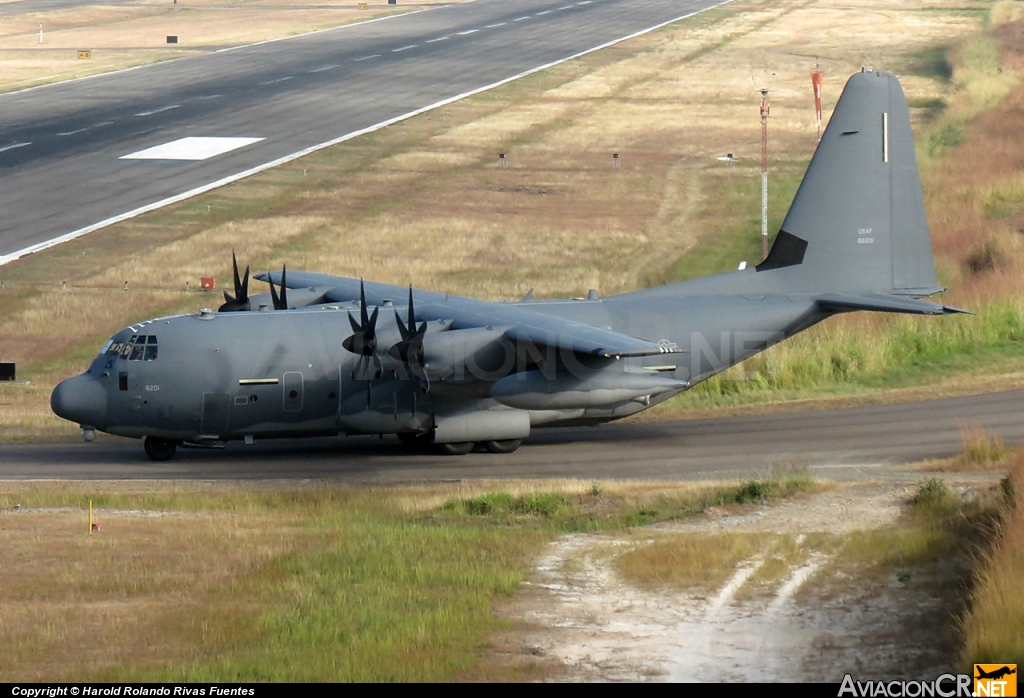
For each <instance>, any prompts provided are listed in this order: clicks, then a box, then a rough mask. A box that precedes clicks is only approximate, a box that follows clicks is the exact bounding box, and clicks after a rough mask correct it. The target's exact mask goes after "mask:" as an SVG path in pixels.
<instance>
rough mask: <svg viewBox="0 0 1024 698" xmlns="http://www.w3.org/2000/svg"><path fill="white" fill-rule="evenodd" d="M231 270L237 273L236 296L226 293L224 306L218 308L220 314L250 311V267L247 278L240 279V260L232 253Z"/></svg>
mask: <svg viewBox="0 0 1024 698" xmlns="http://www.w3.org/2000/svg"><path fill="white" fill-rule="evenodd" d="M231 268H232V271H234V273H235V295H233V296H232V295H231V294H230V293H228V292H227V291H225V292H224V305H222V306H221V307H220V308H218V309H217V310H218V312H221V313H229V312H236V311H241V310H249V267H248V266H247V267H246V268H245V278H244V279H240V278H239V277H238V259H237V258H236V257H235V251H234V250H232V251H231Z"/></svg>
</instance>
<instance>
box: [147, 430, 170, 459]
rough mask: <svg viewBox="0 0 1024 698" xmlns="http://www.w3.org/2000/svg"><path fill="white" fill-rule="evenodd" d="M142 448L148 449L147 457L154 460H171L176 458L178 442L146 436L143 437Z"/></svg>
mask: <svg viewBox="0 0 1024 698" xmlns="http://www.w3.org/2000/svg"><path fill="white" fill-rule="evenodd" d="M142 447H143V448H144V449H146V455H147V456H149V457H150V458H151V459H153V460H170V459H171V458H174V452H175V451H176V450H177V449H178V442H177V441H173V440H171V439H161V438H158V437H156V436H144V437H142Z"/></svg>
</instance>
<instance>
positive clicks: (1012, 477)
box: [961, 453, 1024, 668]
mask: <svg viewBox="0 0 1024 698" xmlns="http://www.w3.org/2000/svg"><path fill="white" fill-rule="evenodd" d="M1004 490H1005V491H1006V493H1007V495H1008V500H1009V501H1008V503H1007V511H1006V513H1005V518H1004V520H1003V523H1002V528H1001V530H1000V531H999V532H998V535H997V537H996V540H995V542H994V544H993V546H992V548H991V549H990V550H989V551H988V552H986V553H985V554H984V555H983V556H982V557H981V559H980V560H979V563H978V567H977V571H976V581H975V586H974V590H973V592H972V594H971V604H970V610H969V612H968V613H967V616H966V618H965V620H964V652H963V655H962V658H961V664H962V668H969V667H971V665H972V664H975V663H987V662H1006V663H1014V662H1016V663H1017V664H1024V587H1022V586H1021V579H1024V453H1022V454H1020V455H1019V456H1018V457H1017V458H1016V460H1015V461H1014V463H1013V464H1012V465H1011V467H1010V473H1009V476H1008V478H1007V479H1006V480H1005V481H1004Z"/></svg>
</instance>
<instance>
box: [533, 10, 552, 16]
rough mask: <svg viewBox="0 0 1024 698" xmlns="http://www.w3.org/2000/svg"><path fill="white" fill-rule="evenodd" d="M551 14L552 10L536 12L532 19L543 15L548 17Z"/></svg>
mask: <svg viewBox="0 0 1024 698" xmlns="http://www.w3.org/2000/svg"><path fill="white" fill-rule="evenodd" d="M552 12H554V10H544V11H543V12H538V13H537V14H536V15H534V17H542V16H544V15H549V14H551V13H552Z"/></svg>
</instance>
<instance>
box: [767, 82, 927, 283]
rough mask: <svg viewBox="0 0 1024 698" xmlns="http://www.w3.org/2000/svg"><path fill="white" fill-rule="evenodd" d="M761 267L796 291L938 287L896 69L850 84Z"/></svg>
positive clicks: (907, 120)
mask: <svg viewBox="0 0 1024 698" xmlns="http://www.w3.org/2000/svg"><path fill="white" fill-rule="evenodd" d="M757 269H758V272H765V273H769V274H772V275H775V274H779V275H782V276H784V277H785V286H787V287H789V288H791V289H793V290H807V291H854V290H856V291H882V292H886V293H897V294H900V295H910V296H922V295H928V294H931V293H935V292H936V291H938V290H940V289H939V288H938V283H937V281H936V278H935V262H934V260H933V258H932V249H931V239H930V238H929V235H928V221H927V219H926V217H925V211H924V197H923V195H922V192H921V179H920V177H919V175H918V170H917V157H916V155H915V153H914V137H913V133H912V132H911V130H910V112H909V110H908V109H907V101H906V98H905V97H904V96H903V89H902V88H901V87H900V84H899V81H898V80H897V79H896V77H895V76H894V75H892V74H890V73H879V72H861V73H857V74H855V75H854V76H853V77H851V78H850V79H849V80H848V81H847V83H846V87H845V88H844V90H843V94H842V96H841V97H840V98H839V102H838V104H836V108H835V111H834V113H833V115H832V119H831V120H830V121H829V124H828V128H827V129H825V134H824V136H823V137H822V139H821V143H820V144H819V145H818V149H817V151H816V152H815V154H814V158H813V159H812V160H811V164H810V166H809V167H808V169H807V174H806V175H805V176H804V179H803V182H802V183H801V184H800V189H799V190H798V191H797V194H796V198H794V199H793V205H792V206H791V207H790V209H789V213H788V214H787V215H786V219H785V221H784V222H783V224H782V229H781V230H780V231H779V235H778V238H777V239H776V241H775V244H774V245H773V247H772V250H771V253H770V254H769V255H768V259H766V260H765V261H764V262H763V263H762V264H760V265H759V266H758V267H757ZM759 275H760V274H759ZM780 280H781V279H780ZM772 285H774V284H772Z"/></svg>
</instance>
